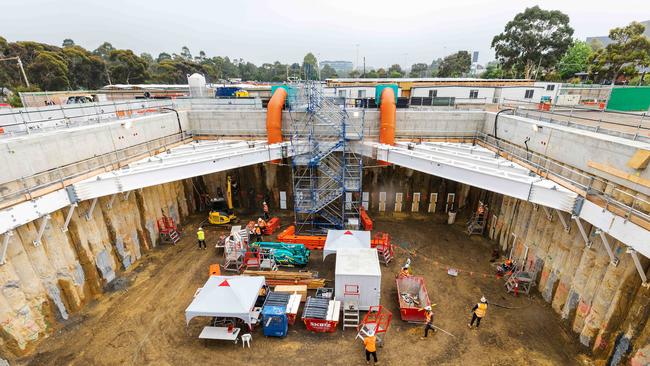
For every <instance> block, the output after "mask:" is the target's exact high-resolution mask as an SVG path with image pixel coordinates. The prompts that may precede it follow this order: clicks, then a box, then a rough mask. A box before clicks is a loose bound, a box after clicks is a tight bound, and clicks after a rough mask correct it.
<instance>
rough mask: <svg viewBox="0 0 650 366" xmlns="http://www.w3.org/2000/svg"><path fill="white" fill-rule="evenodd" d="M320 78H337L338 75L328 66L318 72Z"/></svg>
mask: <svg viewBox="0 0 650 366" xmlns="http://www.w3.org/2000/svg"><path fill="white" fill-rule="evenodd" d="M320 77H321V79H322V80H325V79H332V78H337V77H338V74H337V73H336V70H334V68H333V67H332V66H330V65H325V66H323V69H322V70H321V71H320Z"/></svg>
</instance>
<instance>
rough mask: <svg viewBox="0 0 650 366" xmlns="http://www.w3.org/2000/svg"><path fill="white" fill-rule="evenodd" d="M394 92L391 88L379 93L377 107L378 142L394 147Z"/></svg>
mask: <svg viewBox="0 0 650 366" xmlns="http://www.w3.org/2000/svg"><path fill="white" fill-rule="evenodd" d="M395 110H396V106H395V92H394V91H393V89H392V88H384V90H382V91H381V105H380V106H379V116H380V123H379V142H380V143H382V144H387V145H395Z"/></svg>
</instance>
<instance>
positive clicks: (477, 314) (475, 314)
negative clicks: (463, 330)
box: [467, 296, 488, 329]
mask: <svg viewBox="0 0 650 366" xmlns="http://www.w3.org/2000/svg"><path fill="white" fill-rule="evenodd" d="M487 307H488V304H487V300H486V299H485V296H483V297H481V302H479V303H478V304H476V305H474V307H473V308H472V320H471V321H470V322H469V323H468V324H467V326H468V327H469V329H472V325H474V321H475V320H476V329H478V326H479V325H480V324H481V319H483V317H484V316H485V314H486V313H487Z"/></svg>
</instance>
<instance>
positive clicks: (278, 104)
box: [266, 88, 287, 145]
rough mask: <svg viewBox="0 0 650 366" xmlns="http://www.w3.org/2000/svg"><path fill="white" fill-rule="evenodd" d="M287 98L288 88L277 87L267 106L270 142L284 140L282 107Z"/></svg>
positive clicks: (267, 129) (267, 126)
mask: <svg viewBox="0 0 650 366" xmlns="http://www.w3.org/2000/svg"><path fill="white" fill-rule="evenodd" d="M286 99H287V90H286V89H284V88H277V89H275V92H274V93H273V96H272V97H271V100H270V101H269V105H268V106H267V108H266V133H267V136H268V137H267V138H268V140H267V141H268V143H269V145H270V144H276V143H278V142H282V108H284V102H285V100H286Z"/></svg>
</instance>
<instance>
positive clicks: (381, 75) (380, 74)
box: [377, 67, 388, 79]
mask: <svg viewBox="0 0 650 366" xmlns="http://www.w3.org/2000/svg"><path fill="white" fill-rule="evenodd" d="M377 77H378V78H380V79H385V78H386V77H388V73H387V72H386V69H384V68H383V67H380V68H379V69H377Z"/></svg>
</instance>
